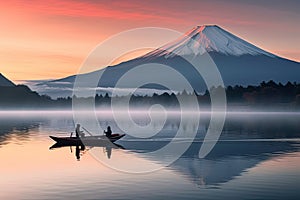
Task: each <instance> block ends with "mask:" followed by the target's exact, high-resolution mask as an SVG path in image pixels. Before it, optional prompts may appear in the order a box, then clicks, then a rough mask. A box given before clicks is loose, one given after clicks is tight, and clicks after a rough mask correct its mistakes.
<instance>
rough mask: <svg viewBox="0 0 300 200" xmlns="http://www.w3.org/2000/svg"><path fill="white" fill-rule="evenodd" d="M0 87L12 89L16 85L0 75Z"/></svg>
mask: <svg viewBox="0 0 300 200" xmlns="http://www.w3.org/2000/svg"><path fill="white" fill-rule="evenodd" d="M0 86H8V87H12V86H16V85H15V84H14V83H13V82H12V81H10V80H9V79H7V78H6V77H5V76H3V75H2V74H1V73H0Z"/></svg>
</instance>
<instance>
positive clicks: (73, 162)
mask: <svg viewBox="0 0 300 200" xmlns="http://www.w3.org/2000/svg"><path fill="white" fill-rule="evenodd" d="M122 112H125V111H122ZM119 114H122V113H121V111H120V113H119ZM130 114H131V116H132V120H133V121H134V122H135V123H137V124H139V125H141V126H147V125H149V123H151V113H149V111H142V110H134V111H131V113H130ZM152 114H153V113H152ZM154 114H155V113H154ZM156 114H159V113H156ZM160 114H161V113H160ZM181 114H182V113H180V112H178V111H167V112H166V113H164V115H166V116H167V117H166V118H167V119H166V122H165V124H164V126H163V128H162V129H161V130H160V131H159V132H158V133H157V134H155V135H152V136H151V137H149V138H145V137H137V136H136V135H135V136H132V135H131V133H130V132H126V136H125V137H124V138H122V139H121V140H120V141H118V142H117V144H118V145H120V146H122V148H108V147H93V148H91V147H86V149H85V150H84V151H82V152H81V153H80V154H81V155H80V161H78V160H77V158H76V156H75V147H71V148H70V147H63V148H58V149H52V150H49V147H50V146H52V145H53V144H54V142H53V141H52V140H51V139H50V138H49V137H48V136H49V135H54V136H69V134H70V133H71V132H74V128H75V122H74V119H73V112H72V111H1V112H0V158H1V165H0V170H1V172H2V175H1V180H0V187H1V188H3V190H2V191H4V192H1V194H0V198H1V199H28V198H30V199H32V198H33V199H35V198H36V199H50V198H51V199H62V198H64V199H66V198H73V199H86V198H89V199H91V198H96V199H99V198H104V199H137V198H144V199H158V198H172V199H182V198H185V199H199V198H200V199H201V198H203V199H219V198H231V199H248V198H250V199H251V198H258V199H282V198H289V199H297V197H298V196H299V184H300V180H299V177H300V176H299V175H300V172H299V164H300V159H299V158H300V152H299V147H300V127H299V125H298V124H299V119H300V113H296V112H228V113H227V114H226V121H225V125H224V129H223V131H222V134H221V137H220V140H219V141H218V142H217V144H216V146H215V147H214V148H213V150H212V151H211V152H210V153H209V154H208V156H207V157H206V158H204V159H200V158H199V157H198V152H199V149H200V147H201V145H202V143H203V138H204V136H205V133H206V131H207V129H208V124H209V121H210V116H211V113H210V112H201V113H200V122H199V124H198V128H197V129H195V127H196V126H186V125H185V124H183V125H182V127H183V130H184V133H186V135H185V136H186V137H180V138H176V141H175V142H176V144H178V145H182V144H186V143H190V142H191V141H192V143H191V145H190V146H189V148H188V149H187V151H186V152H184V153H183V155H182V156H180V157H179V158H178V159H177V160H176V161H175V162H174V163H172V164H171V165H169V166H167V167H164V166H163V164H162V157H174V156H176V155H175V154H174V153H172V152H169V153H168V154H165V155H162V157H159V156H151V155H150V154H146V153H148V152H153V151H155V150H157V149H160V148H162V147H164V146H165V145H166V144H168V143H169V142H170V141H171V140H172V139H174V136H175V135H176V131H177V130H178V127H179V126H180V118H181ZM186 114H188V115H190V116H191V117H193V115H195V114H199V113H193V112H187V113H186ZM82 115H89V114H88V112H87V111H82ZM152 116H155V115H152ZM96 117H97V121H98V122H99V125H100V127H101V129H100V130H99V129H96V128H95V127H96V126H93V125H92V124H91V125H90V126H86V127H85V128H86V129H87V130H89V131H90V132H91V133H93V134H95V135H96V134H98V135H102V134H103V130H104V129H106V127H107V126H111V127H112V130H113V132H114V133H124V132H123V131H122V129H121V128H120V125H118V124H116V123H115V121H114V119H113V114H112V112H111V111H109V110H106V111H97V112H96ZM128 120H129V119H127V118H124V119H123V120H122V121H121V123H123V124H126V123H127V122H128ZM155 126H160V124H156V123H153V124H152V125H151V127H149V129H150V132H151V130H152V129H153V130H156V127H155ZM129 130H130V127H129ZM194 132H195V133H196V137H195V138H191V137H190V136H191V135H192V134H191V133H194ZM71 149H72V151H71ZM95 155H96V156H99V158H101V160H102V161H104V162H105V163H102V162H99V161H98V160H97V159H95ZM137 160H138V161H139V162H138V163H136V162H135V161H137ZM113 163H119V164H120V165H121V166H120V167H122V166H127V167H131V168H134V167H137V169H139V168H143V169H147V168H149V167H152V166H157V167H160V170H158V171H155V172H151V173H146V174H132V173H124V172H120V171H118V170H114V169H111V168H110V167H109V164H113ZM112 188H113V190H112ZM237 189H238V192H237Z"/></svg>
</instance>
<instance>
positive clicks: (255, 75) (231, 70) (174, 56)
mask: <svg viewBox="0 0 300 200" xmlns="http://www.w3.org/2000/svg"><path fill="white" fill-rule="evenodd" d="M205 52H208V53H209V55H210V57H211V58H212V60H213V61H214V63H215V64H216V66H217V68H218V70H219V72H220V74H221V76H222V79H223V81H224V84H225V86H229V85H231V86H234V85H243V86H248V85H258V84H260V83H261V82H262V81H269V80H273V81H275V82H277V83H279V82H280V83H283V84H285V83H287V82H288V81H290V82H300V76H299V74H300V63H298V62H294V61H291V60H288V59H285V58H282V57H279V56H276V55H274V54H272V53H269V52H266V51H264V50H262V49H260V48H258V47H256V46H254V45H252V44H250V43H249V42H247V41H245V40H243V39H241V38H239V37H237V36H235V35H233V34H231V33H229V32H228V31H226V30H224V29H222V28H220V27H219V26H215V25H212V26H207V25H205V26H197V27H195V28H193V29H192V30H190V31H188V32H187V33H185V34H184V35H183V36H181V37H179V38H178V39H177V40H175V41H172V42H170V43H168V44H166V45H164V46H162V47H160V48H158V49H156V50H154V51H151V52H150V53H147V54H145V55H144V56H141V57H138V58H135V59H132V60H129V61H126V62H123V63H120V64H118V65H115V66H108V67H106V68H105V69H101V70H98V71H94V72H90V73H86V74H81V75H77V76H82V77H85V78H84V79H85V80H93V79H94V78H95V77H97V76H98V75H97V74H99V71H101V72H103V76H102V77H101V80H100V81H99V83H98V87H97V88H101V91H104V90H103V88H115V87H116V83H117V82H118V80H119V79H120V78H121V77H122V76H123V75H124V74H125V73H127V72H128V71H129V70H131V69H133V68H135V67H137V66H139V65H144V66H145V65H147V67H144V68H143V70H145V71H144V72H139V74H138V75H137V76H134V77H132V78H133V79H134V78H137V77H138V78H140V79H141V80H147V78H148V77H156V78H158V79H160V80H165V81H169V82H170V83H172V87H173V88H176V91H182V90H183V89H185V90H187V88H184V86H183V84H181V83H180V81H178V80H176V78H174V77H172V76H170V75H169V74H166V73H165V72H164V71H163V69H161V70H157V68H156V69H155V70H149V69H153V67H154V65H155V64H162V65H167V66H169V67H171V68H173V69H175V70H176V71H177V72H179V73H180V74H181V75H183V76H184V77H185V78H186V79H187V80H188V82H189V83H190V84H191V86H192V87H193V89H195V90H196V91H197V92H203V91H205V89H207V88H206V85H205V83H204V81H203V79H202V77H201V76H199V74H198V73H197V71H196V70H195V69H194V68H193V66H191V65H190V63H188V62H187V61H186V60H185V59H184V58H182V57H181V56H185V55H187V56H188V57H190V56H192V59H193V60H198V61H201V60H202V59H203V58H204V59H205V55H203V54H204V53H205ZM75 78H76V75H73V76H69V77H65V78H62V79H58V80H53V81H45V82H42V83H40V84H37V85H36V87H35V90H37V91H38V92H40V93H41V94H48V95H50V96H52V97H57V96H68V95H71V94H72V90H73V83H74V81H75ZM134 83H135V81H128V83H126V84H127V85H122V86H118V87H120V88H134V87H136V85H135V84H134ZM143 88H147V89H150V90H143V91H140V92H142V93H144V92H146V93H147V94H148V92H150V93H152V92H153V91H155V92H156V93H158V92H157V91H158V90H161V91H162V90H165V89H166V88H164V87H160V86H158V85H157V84H147V85H144V86H143ZM173 90H174V89H173ZM101 91H100V92H101ZM105 91H107V90H105ZM120 91H121V90H120ZM122 91H123V90H122ZM152 94H153V93H152Z"/></svg>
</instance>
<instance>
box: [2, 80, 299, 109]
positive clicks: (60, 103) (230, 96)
mask: <svg viewBox="0 0 300 200" xmlns="http://www.w3.org/2000/svg"><path fill="white" fill-rule="evenodd" d="M221 89H224V88H222V87H221V86H219V87H216V88H215V87H213V88H210V89H209V90H206V91H205V92H204V93H198V92H196V91H193V92H187V91H185V90H184V91H182V92H179V93H177V94H175V93H167V92H165V93H163V94H153V95H151V96H138V95H130V97H129V96H115V97H110V96H109V95H108V94H105V95H99V94H97V95H96V96H95V97H89V98H79V97H76V96H73V97H59V98H57V99H52V98H50V97H49V96H47V95H39V94H38V93H37V92H34V91H31V90H30V89H29V88H28V87H27V86H25V85H18V86H15V87H3V86H2V87H0V108H1V109H8V108H16V109H19V108H30V109H35V108H37V109H38V108H66V109H69V108H71V107H72V101H73V100H76V101H77V102H82V103H85V102H91V101H92V102H94V103H95V106H96V107H109V106H110V105H111V101H112V100H113V101H115V102H124V101H125V100H126V99H130V100H129V102H130V106H132V107H143V106H151V105H153V104H157V103H158V104H161V105H162V106H165V107H177V106H179V101H178V99H181V100H183V102H185V103H187V104H188V103H189V102H192V100H193V99H195V97H196V99H197V101H198V103H199V105H200V106H206V105H210V93H214V92H217V91H218V90H221ZM225 91H226V97H227V102H228V105H229V106H230V105H247V106H253V107H255V106H276V105H286V106H290V107H300V84H299V83H291V82H287V83H286V84H282V83H275V82H274V81H272V80H271V81H268V82H262V83H261V84H260V85H257V86H241V85H236V86H228V87H226V88H225Z"/></svg>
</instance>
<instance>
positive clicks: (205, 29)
mask: <svg viewBox="0 0 300 200" xmlns="http://www.w3.org/2000/svg"><path fill="white" fill-rule="evenodd" d="M205 52H218V53H221V54H225V55H233V56H241V55H245V54H250V55H266V56H270V57H276V56H275V55H274V54H271V53H268V52H266V51H264V50H262V49H260V48H258V47H256V46H254V45H252V44H250V43H249V42H247V41H245V40H243V39H241V38H239V37H237V36H235V35H233V34H231V33H229V32H228V31H226V30H224V29H222V28H220V27H219V26H217V25H203V26H196V27H194V28H193V29H191V30H190V31H188V32H186V33H185V34H184V35H182V36H181V37H180V38H178V39H177V40H175V41H173V42H171V43H168V44H166V45H164V46H162V47H160V48H158V49H156V50H154V51H152V52H150V53H149V54H148V55H147V56H165V57H173V56H175V55H176V54H177V55H202V54H203V53H205Z"/></svg>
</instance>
